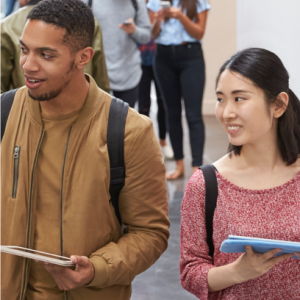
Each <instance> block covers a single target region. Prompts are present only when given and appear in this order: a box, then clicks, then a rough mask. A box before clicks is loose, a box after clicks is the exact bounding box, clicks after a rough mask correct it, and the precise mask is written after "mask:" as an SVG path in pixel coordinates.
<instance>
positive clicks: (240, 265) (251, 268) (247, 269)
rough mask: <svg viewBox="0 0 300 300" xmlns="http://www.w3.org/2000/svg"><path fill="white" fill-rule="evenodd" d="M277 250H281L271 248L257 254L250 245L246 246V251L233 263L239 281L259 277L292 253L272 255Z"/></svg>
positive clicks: (279, 250)
mask: <svg viewBox="0 0 300 300" xmlns="http://www.w3.org/2000/svg"><path fill="white" fill-rule="evenodd" d="M279 252H281V249H272V250H270V251H268V252H266V253H264V254H262V255H259V254H256V253H254V252H253V250H252V247H251V246H246V252H245V253H244V254H243V255H241V256H240V257H239V258H238V259H237V260H236V261H235V262H234V263H233V267H234V269H235V272H236V274H237V275H238V278H239V281H240V282H245V281H247V280H250V279H254V278H257V277H260V276H261V275H263V274H265V273H266V272H268V271H269V270H270V269H271V268H272V267H274V266H275V265H276V264H278V263H279V262H281V261H283V260H285V259H287V258H290V257H292V256H293V255H294V254H293V253H289V254H283V255H280V256H277V257H274V255H275V254H277V253H279Z"/></svg>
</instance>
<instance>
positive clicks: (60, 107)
mask: <svg viewBox="0 0 300 300" xmlns="http://www.w3.org/2000/svg"><path fill="white" fill-rule="evenodd" d="M89 86H90V84H89V82H88V81H87V80H86V78H85V75H84V74H82V75H81V74H79V75H78V76H76V77H75V78H74V79H72V81H71V82H70V83H69V84H68V85H67V86H66V87H65V88H64V89H63V90H62V91H61V93H60V94H59V95H58V96H57V97H55V98H53V99H51V100H49V101H41V102H40V107H41V111H42V113H43V114H45V115H48V116H53V117H57V116H62V115H67V114H70V113H72V112H74V111H78V110H80V109H81V108H82V106H83V104H84V102H85V99H86V97H87V94H88V91H89Z"/></svg>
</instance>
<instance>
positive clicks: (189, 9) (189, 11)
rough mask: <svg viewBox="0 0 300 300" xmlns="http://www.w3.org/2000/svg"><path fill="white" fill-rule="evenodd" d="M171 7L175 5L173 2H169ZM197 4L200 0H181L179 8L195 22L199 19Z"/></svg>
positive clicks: (170, 0)
mask: <svg viewBox="0 0 300 300" xmlns="http://www.w3.org/2000/svg"><path fill="white" fill-rule="evenodd" d="M168 1H169V2H170V3H171V5H172V3H173V1H172V0H168ZM197 2H198V0H180V1H179V7H181V10H182V11H184V12H186V15H187V16H188V17H189V18H190V19H191V20H194V19H195V18H196V17H197Z"/></svg>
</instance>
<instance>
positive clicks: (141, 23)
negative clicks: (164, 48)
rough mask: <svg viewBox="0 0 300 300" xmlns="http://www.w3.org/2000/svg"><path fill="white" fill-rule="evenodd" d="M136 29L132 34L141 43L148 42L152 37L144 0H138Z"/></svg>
mask: <svg viewBox="0 0 300 300" xmlns="http://www.w3.org/2000/svg"><path fill="white" fill-rule="evenodd" d="M135 22H136V25H135V31H134V33H132V34H131V35H130V36H131V38H132V39H133V40H134V41H135V42H136V43H139V44H147V43H148V42H149V41H150V39H151V29H152V28H151V23H150V19H149V15H148V11H147V8H146V3H145V1H144V0H138V10H137V17H136V20H135Z"/></svg>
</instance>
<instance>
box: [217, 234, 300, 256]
mask: <svg viewBox="0 0 300 300" xmlns="http://www.w3.org/2000/svg"><path fill="white" fill-rule="evenodd" d="M245 246H251V247H252V250H253V251H254V252H255V253H258V254H263V253H265V252H268V251H270V250H272V249H275V248H277V249H278V248H280V249H282V251H281V252H280V253H277V254H276V255H275V256H278V255H282V254H285V253H295V252H300V242H299V243H298V242H289V241H281V240H271V239H262V238H254V237H245V236H236V235H229V236H228V238H227V239H226V240H225V241H223V242H222V244H221V248H220V251H221V252H224V253H239V252H245ZM293 258H298V257H297V256H295V255H294V256H293Z"/></svg>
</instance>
